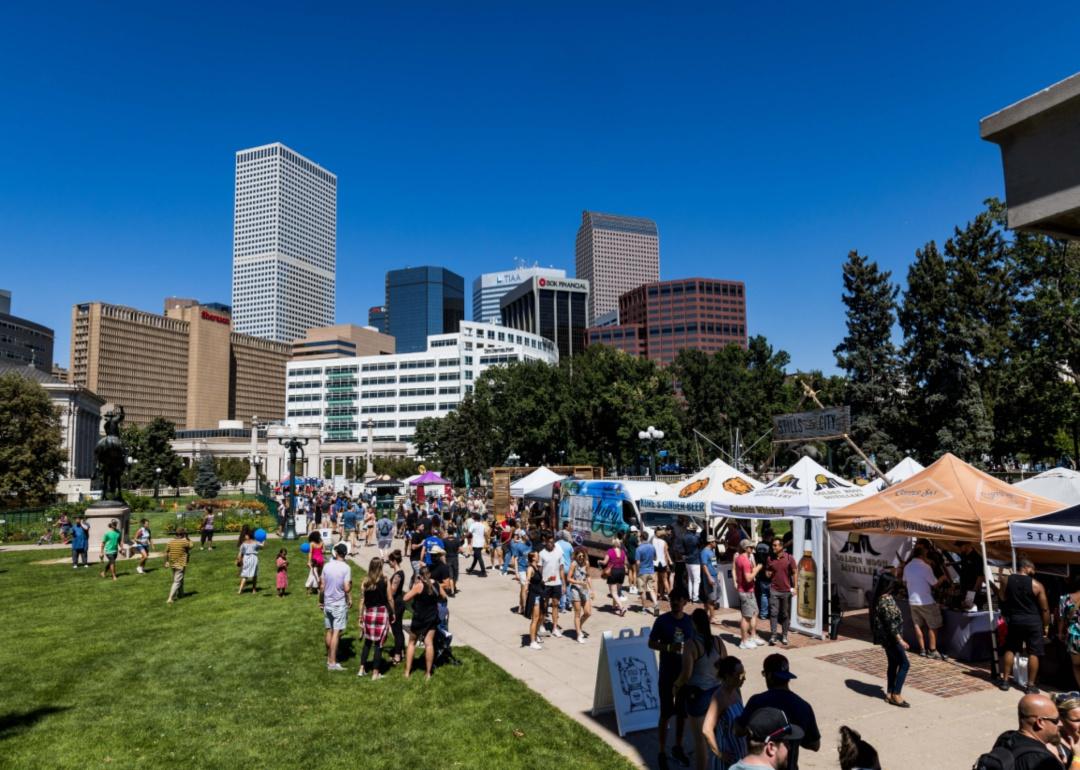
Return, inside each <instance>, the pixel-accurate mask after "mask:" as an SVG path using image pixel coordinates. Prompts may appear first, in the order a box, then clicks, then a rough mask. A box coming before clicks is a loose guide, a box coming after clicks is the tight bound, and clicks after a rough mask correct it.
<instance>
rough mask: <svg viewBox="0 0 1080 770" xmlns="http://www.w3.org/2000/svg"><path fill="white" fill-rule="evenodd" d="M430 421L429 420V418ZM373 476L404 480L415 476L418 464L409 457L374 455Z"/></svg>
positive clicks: (372, 459)
mask: <svg viewBox="0 0 1080 770" xmlns="http://www.w3.org/2000/svg"><path fill="white" fill-rule="evenodd" d="M429 419H430V418H429ZM371 464H372V466H373V467H374V470H375V474H376V475H378V476H389V477H390V478H392V479H405V478H408V477H409V476H413V475H415V474H416V468H417V466H418V465H419V463H417V462H416V460H415V459H413V458H411V457H396V456H394V457H386V456H379V455H376V456H375V457H372V458H371Z"/></svg>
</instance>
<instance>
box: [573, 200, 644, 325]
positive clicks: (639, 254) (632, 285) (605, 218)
mask: <svg viewBox="0 0 1080 770" xmlns="http://www.w3.org/2000/svg"><path fill="white" fill-rule="evenodd" d="M574 254H575V262H576V271H577V277H578V278H582V279H584V280H586V281H588V282H589V289H590V294H589V323H592V322H593V321H594V319H596V317H597V316H600V315H603V314H604V313H610V312H611V311H613V310H618V309H619V297H621V296H622V295H623V294H625V293H626V292H628V291H630V290H631V289H636V288H637V287H638V286H641V285H642V284H643V283H649V282H651V281H658V280H660V235H659V233H658V232H657V230H656V222H653V221H652V220H651V219H643V218H641V217H623V216H618V215H615V214H600V213H597V212H595V211H583V212H581V227H579V228H578V232H577V243H576V246H575V249H574Z"/></svg>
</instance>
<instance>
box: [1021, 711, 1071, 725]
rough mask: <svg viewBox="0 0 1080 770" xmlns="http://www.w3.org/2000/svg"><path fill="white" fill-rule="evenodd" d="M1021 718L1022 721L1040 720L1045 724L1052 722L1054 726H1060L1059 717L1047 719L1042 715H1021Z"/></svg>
mask: <svg viewBox="0 0 1080 770" xmlns="http://www.w3.org/2000/svg"><path fill="white" fill-rule="evenodd" d="M1021 716H1022V717H1023V718H1024V719H1042V720H1043V721H1045V722H1052V723H1053V724H1055V725H1059V724H1061V717H1057V716H1054V717H1048V716H1044V715H1042V714H1022V715H1021Z"/></svg>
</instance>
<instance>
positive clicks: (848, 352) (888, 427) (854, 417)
mask: <svg viewBox="0 0 1080 770" xmlns="http://www.w3.org/2000/svg"><path fill="white" fill-rule="evenodd" d="M843 274H844V294H843V296H842V300H843V302H844V306H845V307H846V308H847V334H846V335H845V337H844V339H843V340H842V341H841V342H840V344H839V345H837V346H836V349H835V350H834V351H833V354H834V355H835V356H836V365H837V366H838V367H840V369H842V370H843V371H844V373H845V375H846V377H847V381H846V388H845V392H844V395H843V397H842V398H843V401H844V403H847V404H848V405H850V407H851V437H852V439H853V440H854V441H855V443H856V444H858V445H859V447H860V449H862V450H863V452H865V453H866V454H868V455H872V456H873V457H874V459H875V460H876V464H878V465H879V466H880V465H884V466H886V467H888V466H890V465H893V464H895V463H896V462H898V461H899V460H901V459H902V457H901V452H900V450H899V449H898V448H897V444H896V437H897V435H898V433H899V432H900V429H901V413H902V405H901V393H902V385H901V377H900V357H899V354H898V353H897V350H896V346H895V345H893V341H892V333H893V326H894V324H895V323H896V296H897V293H898V291H899V289H898V288H897V287H896V286H894V285H893V283H892V281H891V278H892V273H890V272H889V271H887V270H886V271H882V270H881V269H880V268H878V264H877V262H871V261H870V260H868V259H867V258H866V257H865V256H863V255H861V254H859V252H857V251H852V252H849V253H848V258H847V262H846V263H844V271H843Z"/></svg>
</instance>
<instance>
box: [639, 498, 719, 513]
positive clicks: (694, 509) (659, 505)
mask: <svg viewBox="0 0 1080 770" xmlns="http://www.w3.org/2000/svg"><path fill="white" fill-rule="evenodd" d="M638 510H639V511H641V512H642V513H644V512H645V511H656V512H658V513H686V514H692V513H697V514H703V513H705V512H706V511H705V501H704V500H700V501H688V500H668V499H666V498H654V497H646V498H643V499H641V500H639V501H638Z"/></svg>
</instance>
